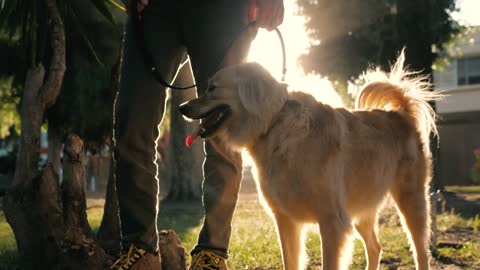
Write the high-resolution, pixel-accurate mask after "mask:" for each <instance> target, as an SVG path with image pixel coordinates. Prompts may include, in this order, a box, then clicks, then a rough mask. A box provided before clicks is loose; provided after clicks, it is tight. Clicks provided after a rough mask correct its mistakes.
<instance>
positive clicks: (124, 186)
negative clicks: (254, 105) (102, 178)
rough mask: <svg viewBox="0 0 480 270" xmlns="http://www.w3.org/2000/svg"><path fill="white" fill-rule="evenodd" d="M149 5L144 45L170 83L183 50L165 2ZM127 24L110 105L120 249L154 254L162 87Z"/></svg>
mask: <svg viewBox="0 0 480 270" xmlns="http://www.w3.org/2000/svg"><path fill="white" fill-rule="evenodd" d="M166 2H167V3H165V1H151V3H150V5H149V6H148V7H147V8H146V9H145V10H144V12H143V15H142V17H143V19H142V23H143V31H144V33H145V36H146V41H145V42H146V44H147V47H148V48H149V50H151V53H152V54H153V55H154V56H155V62H156V63H157V68H158V69H159V71H160V72H161V74H162V76H163V78H164V80H167V81H169V80H172V79H173V77H174V75H175V73H176V72H177V68H178V66H179V64H180V63H181V61H182V60H183V59H184V57H185V54H186V51H185V48H184V47H182V45H181V37H180V34H179V28H178V24H177V23H176V21H177V17H176V16H175V14H174V12H172V8H171V7H170V6H168V5H170V4H168V2H169V1H166ZM132 30H133V29H132V25H131V23H130V22H129V23H128V25H127V32H126V37H125V48H124V55H123V67H122V73H121V84H120V90H119V92H118V94H117V98H116V101H115V132H114V138H115V161H116V165H115V176H116V181H117V192H118V201H119V207H120V221H121V229H122V237H123V242H124V247H128V245H130V244H134V245H135V246H137V247H140V248H142V249H145V250H147V251H149V252H153V253H156V252H157V251H158V238H157V212H158V189H159V188H158V179H157V167H156V164H155V160H156V147H155V146H156V141H157V139H158V135H159V129H158V125H159V124H160V122H161V120H162V117H163V113H164V106H165V97H166V92H165V90H166V89H165V87H163V86H161V85H160V84H159V83H158V82H157V81H156V80H155V79H154V77H153V76H152V74H151V73H150V71H149V70H148V69H147V67H146V66H145V59H144V58H143V56H142V54H141V53H140V52H139V50H138V46H137V45H138V44H137V40H136V37H135V35H134V33H133V32H132Z"/></svg>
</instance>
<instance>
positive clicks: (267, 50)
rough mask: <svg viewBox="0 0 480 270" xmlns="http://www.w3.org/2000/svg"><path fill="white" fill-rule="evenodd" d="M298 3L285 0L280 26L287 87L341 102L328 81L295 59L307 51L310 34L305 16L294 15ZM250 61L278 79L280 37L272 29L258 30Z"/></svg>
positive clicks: (319, 97)
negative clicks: (305, 22)
mask: <svg viewBox="0 0 480 270" xmlns="http://www.w3.org/2000/svg"><path fill="white" fill-rule="evenodd" d="M296 13H297V6H296V4H295V2H294V1H285V20H284V21H283V24H282V25H281V26H280V27H279V29H280V31H281V32H282V35H283V38H284V40H285V48H286V54H287V59H286V61H287V76H286V77H285V83H287V84H288V85H289V90H290V91H303V92H307V93H309V94H311V95H313V96H314V97H315V98H316V99H317V100H318V101H321V102H323V103H327V104H330V105H332V106H335V107H338V106H343V103H342V99H341V98H340V96H339V95H338V94H337V93H336V92H335V90H334V88H333V87H332V85H331V83H330V82H329V81H328V80H327V79H322V78H320V76H316V75H312V74H308V75H306V74H305V73H304V72H303V70H302V67H301V66H300V65H299V64H298V63H297V61H298V60H297V59H298V58H299V57H300V55H302V53H304V52H306V50H307V49H308V46H309V44H310V43H309V38H308V34H307V31H306V29H305V27H304V18H303V17H302V16H299V15H296ZM248 60H249V61H254V62H258V63H260V64H262V65H263V66H264V67H266V68H267V69H268V70H269V71H270V72H271V73H272V74H273V75H274V76H275V78H277V79H280V77H281V73H282V50H281V45H280V41H279V40H278V37H277V35H276V33H275V32H274V31H272V32H267V31H266V30H260V31H259V32H258V35H257V37H256V39H255V40H254V41H253V43H252V47H251V49H250V54H249V56H248Z"/></svg>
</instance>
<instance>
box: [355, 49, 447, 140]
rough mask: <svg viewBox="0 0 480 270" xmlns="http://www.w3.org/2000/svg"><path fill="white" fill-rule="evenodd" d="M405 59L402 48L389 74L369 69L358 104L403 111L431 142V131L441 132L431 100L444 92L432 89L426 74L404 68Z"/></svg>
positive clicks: (439, 97)
mask: <svg viewBox="0 0 480 270" xmlns="http://www.w3.org/2000/svg"><path fill="white" fill-rule="evenodd" d="M404 62H405V54H404V51H402V52H401V53H400V56H399V57H398V60H397V62H396V63H395V65H393V67H392V70H391V72H390V74H387V73H385V72H382V71H379V70H376V71H370V72H368V73H367V74H366V75H365V78H366V84H365V86H364V87H363V89H362V90H361V92H360V94H359V95H358V96H357V99H356V102H355V107H356V109H380V110H389V111H401V112H404V113H405V114H406V115H407V116H408V117H409V118H410V119H411V121H412V122H413V123H414V124H415V126H416V128H417V131H418V132H419V133H420V136H421V139H422V142H423V143H424V144H425V145H426V146H428V145H429V135H430V133H431V132H433V133H434V134H435V135H436V136H438V131H437V126H436V125H435V119H436V114H435V112H434V110H433V109H432V107H431V106H430V104H429V103H428V102H429V101H434V100H439V99H441V98H442V97H443V95H442V94H441V93H439V92H433V91H430V89H431V84H430V81H429V80H428V77H427V76H423V75H419V74H418V72H412V71H407V70H404V67H403V64H404Z"/></svg>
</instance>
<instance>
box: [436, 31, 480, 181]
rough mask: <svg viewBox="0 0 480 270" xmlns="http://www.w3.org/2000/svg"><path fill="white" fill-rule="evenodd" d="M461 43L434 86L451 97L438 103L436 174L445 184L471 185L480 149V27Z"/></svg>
mask: <svg viewBox="0 0 480 270" xmlns="http://www.w3.org/2000/svg"><path fill="white" fill-rule="evenodd" d="M470 38H471V39H472V40H473V43H465V44H463V45H461V46H460V49H461V53H460V54H459V56H457V57H454V59H452V61H451V63H450V65H448V66H447V67H445V68H444V69H443V70H442V71H439V72H434V74H433V78H434V83H435V87H436V89H438V90H443V91H444V92H445V93H446V94H447V95H448V96H447V97H446V98H445V99H444V100H442V101H439V102H437V103H436V109H437V113H438V114H439V115H440V117H441V118H440V121H439V125H440V126H439V131H440V151H439V152H440V153H439V155H438V162H439V163H438V165H439V166H438V168H439V170H438V171H437V174H438V176H439V180H440V182H441V184H443V185H446V184H448V185H461V184H470V183H471V178H470V172H471V168H472V166H473V164H474V160H475V159H474V155H473V151H474V150H475V149H480V27H479V28H478V30H477V31H476V32H475V33H473V34H472V35H471V37H470Z"/></svg>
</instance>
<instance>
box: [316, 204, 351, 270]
mask: <svg viewBox="0 0 480 270" xmlns="http://www.w3.org/2000/svg"><path fill="white" fill-rule="evenodd" d="M352 232H353V226H352V224H351V222H350V219H349V218H348V217H347V216H346V215H341V214H338V213H336V214H331V215H328V216H327V217H325V218H323V220H321V221H320V235H321V237H322V258H323V259H322V265H323V270H343V269H347V268H348V265H349V264H350V259H351V247H352V245H351V242H352V237H351V236H352ZM348 249H350V250H349V251H347V250H348Z"/></svg>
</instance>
